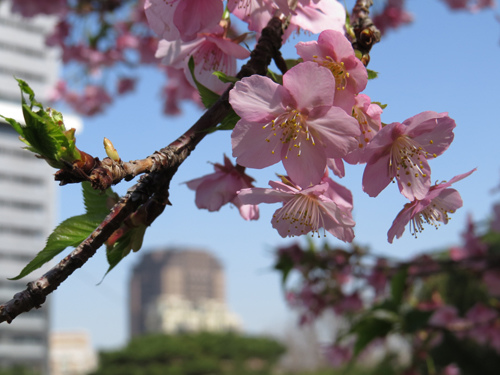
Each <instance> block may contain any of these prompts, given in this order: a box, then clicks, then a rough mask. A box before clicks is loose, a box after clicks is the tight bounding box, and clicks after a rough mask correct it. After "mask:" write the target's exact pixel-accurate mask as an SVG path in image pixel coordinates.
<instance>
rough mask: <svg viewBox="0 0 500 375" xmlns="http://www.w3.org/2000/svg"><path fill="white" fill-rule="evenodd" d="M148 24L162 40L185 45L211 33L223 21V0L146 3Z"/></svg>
mask: <svg viewBox="0 0 500 375" xmlns="http://www.w3.org/2000/svg"><path fill="white" fill-rule="evenodd" d="M144 10H145V12H146V17H147V19H148V23H149V25H150V26H151V28H152V29H153V31H154V32H155V33H156V34H158V36H159V37H160V38H161V39H165V40H170V41H175V40H178V39H181V40H183V41H185V42H189V41H191V40H194V39H195V38H196V37H197V34H198V33H201V32H205V31H208V30H210V29H211V28H212V27H214V26H215V25H217V24H218V23H219V21H220V20H221V17H222V13H223V11H224V6H223V4H222V1H221V0H190V1H185V0H146V1H145V3H144Z"/></svg>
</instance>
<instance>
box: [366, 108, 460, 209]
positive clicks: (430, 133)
mask: <svg viewBox="0 0 500 375" xmlns="http://www.w3.org/2000/svg"><path fill="white" fill-rule="evenodd" d="M454 128H455V121H454V120H453V119H451V118H450V117H448V114H447V113H436V112H432V111H427V112H422V113H420V114H418V115H416V116H413V117H411V118H409V119H408V120H405V121H404V122H403V123H402V124H400V123H399V122H394V123H392V124H389V125H386V126H385V127H384V128H382V129H381V130H380V131H379V132H378V133H377V135H376V136H375V137H374V138H373V139H372V140H371V142H370V143H369V144H368V146H367V147H366V159H367V160H368V162H367V164H366V168H365V171H364V174H363V190H364V191H365V192H366V193H368V195H369V196H370V197H376V196H377V195H378V194H379V193H380V192H381V191H382V190H383V189H384V188H385V187H386V186H387V185H388V184H389V182H391V180H392V179H394V178H395V179H396V180H397V182H398V187H399V190H400V191H401V194H403V195H404V196H405V197H406V198H408V199H409V200H411V201H413V200H414V199H424V198H425V196H426V195H427V192H428V190H429V187H430V184H431V183H430V181H431V180H430V167H429V163H428V162H427V159H432V158H435V157H437V156H439V155H441V154H442V153H443V152H444V151H446V149H448V147H449V145H450V143H451V142H452V141H453V137H454V134H453V129H454Z"/></svg>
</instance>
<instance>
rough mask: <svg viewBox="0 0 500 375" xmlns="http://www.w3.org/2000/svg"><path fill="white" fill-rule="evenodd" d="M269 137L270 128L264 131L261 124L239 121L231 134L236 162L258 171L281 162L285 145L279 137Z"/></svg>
mask: <svg viewBox="0 0 500 375" xmlns="http://www.w3.org/2000/svg"><path fill="white" fill-rule="evenodd" d="M269 135H270V131H269V128H265V129H263V127H262V125H260V124H255V123H251V122H248V121H246V120H243V119H241V120H239V121H238V123H237V124H236V126H235V127H234V129H233V131H232V133H231V144H232V146H233V157H235V158H237V159H236V162H237V163H238V164H239V165H242V166H244V167H250V168H257V169H261V168H265V167H269V166H270V165H273V164H276V163H277V162H279V161H280V160H281V149H282V147H283V144H282V143H281V141H280V140H279V137H269ZM268 139H269V142H268V141H267V140H268ZM273 151H274V152H273Z"/></svg>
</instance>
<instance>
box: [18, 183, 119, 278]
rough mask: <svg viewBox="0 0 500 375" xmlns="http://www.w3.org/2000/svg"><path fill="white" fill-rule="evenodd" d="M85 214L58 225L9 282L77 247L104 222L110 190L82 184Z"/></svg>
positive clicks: (113, 194)
mask: <svg viewBox="0 0 500 375" xmlns="http://www.w3.org/2000/svg"><path fill="white" fill-rule="evenodd" d="M82 190H83V199H84V202H85V209H86V211H87V212H86V213H85V214H83V215H78V216H73V217H70V218H69V219H66V220H64V221H63V222H62V223H61V224H59V225H58V226H57V227H56V228H55V229H54V231H53V232H52V233H51V235H50V236H49V238H48V239H47V243H46V245H45V248H44V249H43V250H42V251H40V252H39V253H38V254H37V255H36V257H35V258H34V259H33V260H32V261H31V262H29V263H28V265H27V266H26V267H24V268H23V270H22V271H21V273H20V274H19V275H17V276H16V277H13V278H12V279H10V280H18V279H21V278H23V277H24V276H26V275H28V274H30V273H31V272H33V271H34V270H36V269H38V268H40V267H41V266H43V265H44V264H45V263H47V262H49V261H50V260H52V259H53V258H54V257H55V256H56V255H58V254H59V253H61V252H62V251H63V250H64V249H66V248H67V247H69V246H74V247H76V246H78V245H79V244H80V243H81V242H82V241H84V240H85V239H86V238H87V237H88V236H89V235H90V233H92V231H93V230H94V229H95V228H96V227H97V226H98V225H99V224H100V223H101V222H102V220H104V218H105V217H106V215H107V214H108V213H109V209H108V208H107V202H108V199H109V198H115V197H116V194H115V193H113V191H112V190H111V189H108V190H106V191H104V192H100V191H98V190H94V189H92V187H91V186H90V183H89V182H83V183H82Z"/></svg>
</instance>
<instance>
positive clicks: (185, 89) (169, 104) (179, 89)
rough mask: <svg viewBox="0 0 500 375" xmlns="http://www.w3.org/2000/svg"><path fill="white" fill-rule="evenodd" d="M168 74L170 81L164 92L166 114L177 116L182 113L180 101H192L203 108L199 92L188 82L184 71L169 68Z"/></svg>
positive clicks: (164, 110)
mask: <svg viewBox="0 0 500 375" xmlns="http://www.w3.org/2000/svg"><path fill="white" fill-rule="evenodd" d="M166 72H167V76H168V81H167V85H166V86H165V87H164V88H163V90H162V93H163V97H164V100H165V102H164V105H163V112H164V113H165V114H167V115H177V114H179V113H181V109H180V101H181V100H185V99H187V100H190V101H192V102H194V103H196V104H198V106H199V107H200V108H203V104H202V103H201V99H200V94H199V93H198V90H196V89H195V88H194V87H193V86H192V85H191V83H189V82H188V80H187V79H186V76H185V75H184V71H183V70H181V69H174V68H171V67H168V66H167V68H166Z"/></svg>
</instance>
